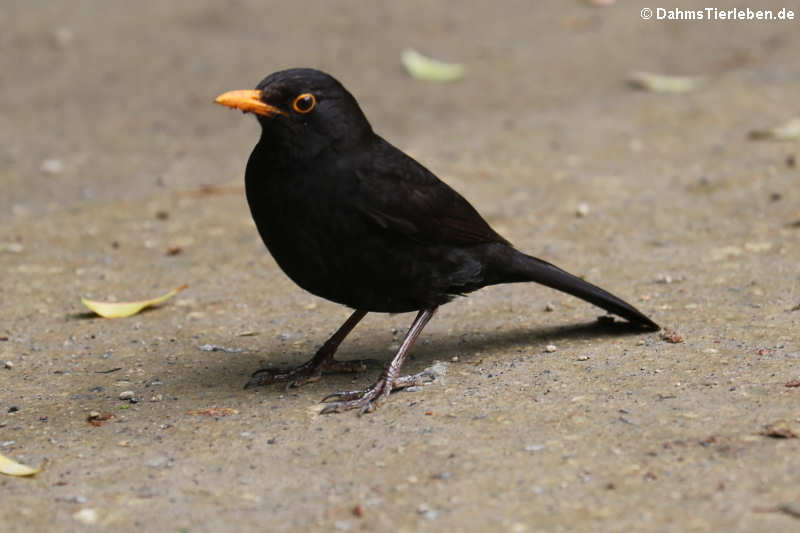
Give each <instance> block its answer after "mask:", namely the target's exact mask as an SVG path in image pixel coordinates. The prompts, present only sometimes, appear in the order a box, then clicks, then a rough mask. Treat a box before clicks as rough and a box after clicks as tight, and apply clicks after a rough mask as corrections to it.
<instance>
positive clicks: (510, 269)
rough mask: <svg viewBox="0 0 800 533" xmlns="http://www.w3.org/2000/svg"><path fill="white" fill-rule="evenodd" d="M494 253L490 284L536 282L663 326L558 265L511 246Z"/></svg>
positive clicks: (630, 318)
mask: <svg viewBox="0 0 800 533" xmlns="http://www.w3.org/2000/svg"><path fill="white" fill-rule="evenodd" d="M493 252H494V253H492V254H491V256H492V257H491V259H490V265H491V267H490V268H489V276H490V278H491V279H490V280H487V281H489V284H494V283H513V282H520V281H535V282H536V283H541V284H542V285H546V286H548V287H551V288H553V289H556V290H559V291H562V292H566V293H567V294H571V295H573V296H576V297H578V298H580V299H581V300H585V301H587V302H589V303H592V304H594V305H596V306H598V307H601V308H603V309H605V310H606V311H608V312H609V313H613V314H615V315H618V316H621V317H622V318H625V319H627V320H628V321H630V322H632V323H634V324H639V325H641V326H643V327H645V328H647V329H652V330H657V329H660V328H659V326H658V324H656V323H655V322H653V321H652V320H650V319H649V318H648V317H647V316H645V315H644V314H643V313H642V312H641V311H639V310H638V309H636V308H635V307H633V306H632V305H631V304H629V303H627V302H625V301H623V300H621V299H620V298H617V297H616V296H614V295H613V294H611V293H610V292H608V291H605V290H603V289H601V288H600V287H597V286H595V285H592V284H591V283H589V282H586V281H583V280H582V279H580V278H579V277H577V276H573V275H572V274H570V273H569V272H566V271H564V270H561V269H560V268H558V267H557V266H555V265H551V264H550V263H548V262H546V261H542V260H541V259H537V258H536V257H531V256H530V255H525V254H523V253H522V252H520V251H518V250H515V249H514V248H512V247H510V246H502V247H498V248H496V249H495V250H493Z"/></svg>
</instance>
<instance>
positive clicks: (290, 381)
mask: <svg viewBox="0 0 800 533" xmlns="http://www.w3.org/2000/svg"><path fill="white" fill-rule="evenodd" d="M366 314H367V312H366V311H361V310H358V309H357V310H356V311H354V312H353V314H352V315H350V318H348V319H347V320H346V321H345V323H344V324H342V325H341V327H340V328H339V329H338V330H336V333H334V334H333V335H332V336H331V338H330V339H328V340H327V341H325V344H323V345H322V347H321V348H320V349H319V350H317V353H316V354H314V357H312V358H311V359H309V360H308V361H306V362H305V363H303V364H302V365H300V366H298V367H296V368H292V369H288V370H272V369H268V368H265V369H262V370H258V371H256V372H255V373H253V375H252V376H251V377H250V380H249V381H248V382H247V384H245V386H244V388H245V389H248V388H250V387H256V386H259V385H269V384H270V383H276V382H279V381H285V382H286V388H287V389H288V388H290V387H299V386H300V385H303V384H305V383H309V382H312V381H316V380H318V379H319V378H320V376H321V375H322V373H323V372H325V373H336V372H360V371H362V370H364V369H365V368H366V361H337V360H336V359H334V358H333V355H334V354H335V353H336V349H337V348H338V347H339V345H340V344H341V343H342V341H343V340H344V338H345V337H347V334H348V333H350V332H351V331H353V328H354V327H356V324H358V323H359V322H360V321H361V319H362V318H364V316H365V315H366Z"/></svg>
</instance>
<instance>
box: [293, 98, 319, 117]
mask: <svg viewBox="0 0 800 533" xmlns="http://www.w3.org/2000/svg"><path fill="white" fill-rule="evenodd" d="M315 107H317V99H316V98H315V97H314V95H313V94H311V93H303V94H301V95H300V96H298V97H297V98H295V99H294V102H292V109H294V110H295V111H296V112H298V113H301V114H303V115H305V114H306V113H310V112H311V111H313V109H314V108H315Z"/></svg>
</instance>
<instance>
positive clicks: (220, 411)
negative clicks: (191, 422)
mask: <svg viewBox="0 0 800 533" xmlns="http://www.w3.org/2000/svg"><path fill="white" fill-rule="evenodd" d="M189 414H190V415H203V416H228V415H238V414H239V411H237V410H236V409H231V408H230V407H206V408H205V409H192V410H190V411H189Z"/></svg>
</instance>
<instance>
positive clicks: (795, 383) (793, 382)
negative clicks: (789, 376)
mask: <svg viewBox="0 0 800 533" xmlns="http://www.w3.org/2000/svg"><path fill="white" fill-rule="evenodd" d="M784 386H785V387H789V388H792V387H800V379H793V380H791V381H787V382H786V385H784Z"/></svg>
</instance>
